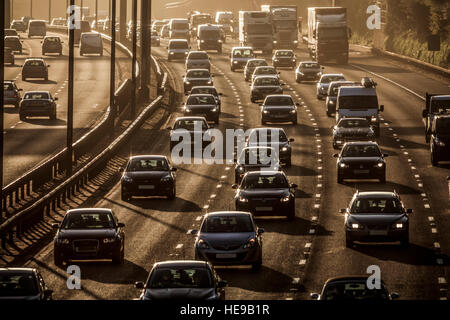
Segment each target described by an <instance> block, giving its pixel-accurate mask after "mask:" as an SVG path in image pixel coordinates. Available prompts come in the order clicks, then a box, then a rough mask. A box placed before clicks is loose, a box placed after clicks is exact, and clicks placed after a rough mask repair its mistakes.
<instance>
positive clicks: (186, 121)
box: [167, 117, 212, 150]
mask: <svg viewBox="0 0 450 320" xmlns="http://www.w3.org/2000/svg"><path fill="white" fill-rule="evenodd" d="M211 128H212V127H211V126H209V125H208V122H207V121H206V119H205V117H180V118H177V119H175V123H174V125H173V128H172V127H167V130H169V131H170V150H172V149H173V148H174V147H175V146H176V145H178V144H181V145H182V146H183V145H186V144H188V145H190V146H191V147H192V148H194V149H195V147H196V139H195V136H196V135H198V136H200V137H205V135H206V136H208V135H209V130H210V129H211ZM185 133H188V134H189V141H185V138H186V137H185ZM180 140H181V141H180ZM209 143H210V142H209V141H207V139H202V141H201V145H200V146H199V147H200V148H204V147H206V146H207V145H208V144H209ZM201 150H202V149H201Z"/></svg>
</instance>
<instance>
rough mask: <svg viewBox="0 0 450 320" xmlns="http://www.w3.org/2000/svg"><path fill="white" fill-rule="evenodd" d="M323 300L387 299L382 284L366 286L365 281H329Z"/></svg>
mask: <svg viewBox="0 0 450 320" xmlns="http://www.w3.org/2000/svg"><path fill="white" fill-rule="evenodd" d="M323 299H324V300H387V299H388V296H387V294H386V290H385V289H384V286H382V287H381V288H380V289H375V288H374V289H369V288H367V285H366V282H365V281H354V282H339V283H330V284H328V285H327V287H326V288H325V290H324V293H323Z"/></svg>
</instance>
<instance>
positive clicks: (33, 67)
mask: <svg viewBox="0 0 450 320" xmlns="http://www.w3.org/2000/svg"><path fill="white" fill-rule="evenodd" d="M48 68H50V65H48V64H46V63H45V61H44V59H40V58H28V59H26V60H25V63H24V64H23V67H22V81H26V80H27V79H28V78H43V79H44V80H45V81H48Z"/></svg>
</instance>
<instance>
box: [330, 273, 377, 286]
mask: <svg viewBox="0 0 450 320" xmlns="http://www.w3.org/2000/svg"><path fill="white" fill-rule="evenodd" d="M368 277H369V275H342V276H338V277H332V278H329V279H328V280H327V281H325V285H327V284H329V283H331V282H340V281H345V280H349V281H355V280H356V281H367V278H368ZM381 282H383V280H381ZM383 283H384V282H383Z"/></svg>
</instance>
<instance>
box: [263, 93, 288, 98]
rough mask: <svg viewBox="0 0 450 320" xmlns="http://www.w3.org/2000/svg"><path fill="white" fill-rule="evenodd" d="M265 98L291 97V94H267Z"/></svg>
mask: <svg viewBox="0 0 450 320" xmlns="http://www.w3.org/2000/svg"><path fill="white" fill-rule="evenodd" d="M266 98H291V99H292V96H291V95H289V94H269V95H267V96H266Z"/></svg>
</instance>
